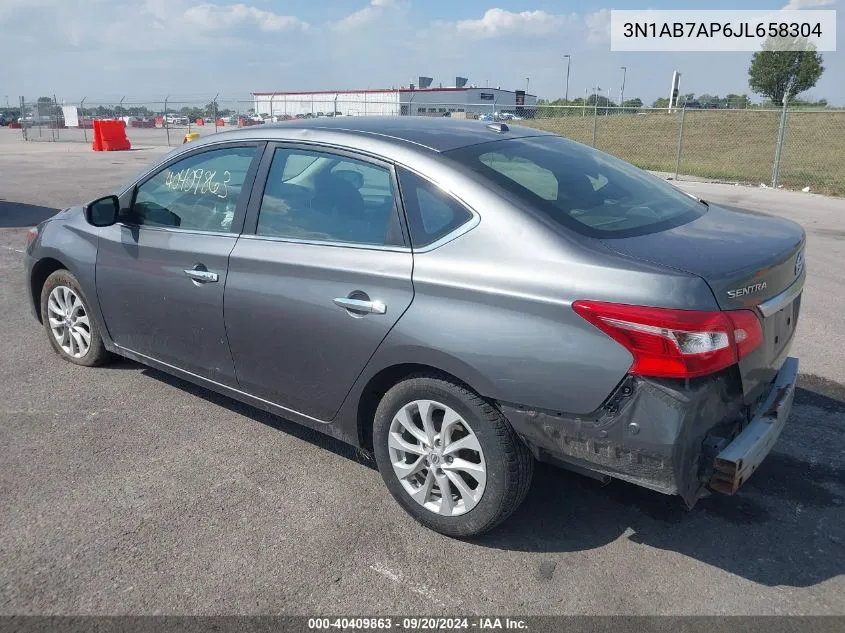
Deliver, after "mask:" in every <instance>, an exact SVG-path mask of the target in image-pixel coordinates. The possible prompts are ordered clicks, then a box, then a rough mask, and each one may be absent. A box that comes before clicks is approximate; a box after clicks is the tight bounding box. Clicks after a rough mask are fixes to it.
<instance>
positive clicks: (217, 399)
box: [108, 359, 376, 469]
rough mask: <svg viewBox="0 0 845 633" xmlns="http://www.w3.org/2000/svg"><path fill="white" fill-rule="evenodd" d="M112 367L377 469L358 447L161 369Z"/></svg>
mask: <svg viewBox="0 0 845 633" xmlns="http://www.w3.org/2000/svg"><path fill="white" fill-rule="evenodd" d="M108 367H109V369H131V370H135V371H137V370H139V369H140V370H141V371H142V373H143V374H144V375H145V376H148V377H150V378H154V379H155V380H158V381H160V382H163V383H166V384H168V385H170V386H172V387H176V388H178V389H181V390H182V391H186V392H188V393H190V394H192V395H194V396H197V397H199V398H202V399H203V400H206V401H208V402H211V403H212V404H215V405H217V406H220V407H223V408H225V409H228V410H229V411H231V412H232V413H237V414H239V415H242V416H244V417H247V418H249V419H251V420H254V421H256V422H260V423H261V424H265V425H267V426H269V427H271V428H274V429H276V430H278V431H282V432H284V433H287V434H288V435H292V436H294V437H296V438H299V439H301V440H304V441H306V442H310V443H312V444H315V445H317V446H319V447H320V448H323V449H325V450H327V451H331V452H332V453H334V454H335V455H339V456H340V457H345V458H346V459H351V460H353V461H357V462H358V463H360V464H363V465H364V466H367V467H368V468H372V469H375V468H376V465H375V462H374V461H373V460H372V457H371V456H370V455H369V454H367V453H365V452H362V451H359V450H358V449H356V448H355V447H354V446H351V445H349V444H347V443H345V442H342V441H340V440H338V439H336V438H334V437H331V436H329V435H325V434H323V433H320V432H319V431H315V430H314V429H310V428H308V427H306V426H302V425H301V424H297V423H295V422H291V421H289V420H286V419H284V418H280V417H279V416H277V415H273V414H272V413H268V412H266V411H264V410H263V409H258V408H256V407H253V406H251V405H248V404H245V403H243V402H240V401H238V400H233V399H232V398H230V397H228V396H224V395H222V394H219V393H217V392H215V391H211V390H209V389H206V388H205V387H200V386H198V385H195V384H194V383H192V382H188V381H187V380H183V379H181V378H178V377H176V376H172V375H171V374H167V373H165V372H163V371H159V370H158V369H153V368H152V367H146V366H144V365H141V364H139V363H136V362H135V361H132V360H128V359H121V360H120V361H118V362H116V363H113V364H110V365H109V366H108Z"/></svg>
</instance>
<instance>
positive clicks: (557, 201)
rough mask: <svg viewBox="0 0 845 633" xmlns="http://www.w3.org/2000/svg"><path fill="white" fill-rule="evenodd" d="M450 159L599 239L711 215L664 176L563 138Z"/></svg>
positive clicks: (467, 150)
mask: <svg viewBox="0 0 845 633" xmlns="http://www.w3.org/2000/svg"><path fill="white" fill-rule="evenodd" d="M447 155H448V156H450V157H451V158H453V159H455V160H457V161H458V162H459V163H461V164H462V165H465V166H467V167H469V168H470V169H472V170H474V171H476V172H478V173H479V174H481V175H482V176H484V177H485V178H487V179H489V180H492V181H494V182H495V183H496V184H498V185H499V186H500V187H502V188H504V189H505V190H507V191H508V192H510V193H511V194H513V195H515V196H516V197H517V198H519V199H520V200H521V201H523V202H525V203H527V204H529V205H530V206H531V207H533V208H535V209H537V210H539V211H542V212H543V213H544V214H545V215H547V216H548V217H549V218H551V219H552V220H553V221H555V222H557V223H559V224H562V225H564V226H566V227H568V228H571V229H574V230H576V231H578V232H579V233H582V234H585V235H592V236H594V237H603V238H607V237H631V236H634V235H643V234H646V233H654V232H657V231H662V230H665V229H668V228H671V227H674V226H678V225H680V224H684V223H686V222H689V221H691V220H693V219H695V218H697V217H699V216H700V215H701V214H703V213H704V212H705V211H706V210H707V207H706V206H705V205H703V204H701V203H700V202H698V201H697V200H696V199H694V198H692V197H691V196H689V195H687V194H685V193H683V192H681V191H679V190H677V189H676V188H675V187H673V186H672V185H670V184H669V183H667V182H664V181H663V180H661V179H660V178H657V177H656V176H652V175H651V174H649V173H647V172H645V171H643V170H641V169H638V168H637V167H634V166H633V165H630V164H628V163H626V162H624V161H622V160H619V159H617V158H613V157H612V156H609V155H608V154H604V153H602V152H599V151H596V150H594V149H592V148H590V147H587V146H586V145H581V144H579V143H575V142H573V141H569V140H567V139H564V138H561V137H559V136H535V137H528V138H520V139H512V140H502V141H496V142H493V143H481V144H478V145H471V146H468V147H462V148H460V149H457V150H453V151H451V152H447Z"/></svg>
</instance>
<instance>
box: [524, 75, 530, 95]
mask: <svg viewBox="0 0 845 633" xmlns="http://www.w3.org/2000/svg"><path fill="white" fill-rule="evenodd" d="M530 85H531V77H526V78H525V94H528V92H529V90H528V87H529V86H530Z"/></svg>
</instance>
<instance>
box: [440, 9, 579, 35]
mask: <svg viewBox="0 0 845 633" xmlns="http://www.w3.org/2000/svg"><path fill="white" fill-rule="evenodd" d="M571 21H574V17H572V16H566V15H556V14H551V13H546V12H545V11H521V12H519V13H514V12H513V11H506V10H505V9H487V11H485V12H484V15H483V16H482V17H481V19H479V20H459V21H458V22H456V23H454V26H455V28H456V29H457V30H458V31H459V32H461V33H463V34H465V35H470V36H474V37H482V38H483V37H497V36H500V35H548V34H549V33H553V32H555V31H557V30H559V29H561V28H562V27H563V26H565V25H566V24H567V23H569V22H571Z"/></svg>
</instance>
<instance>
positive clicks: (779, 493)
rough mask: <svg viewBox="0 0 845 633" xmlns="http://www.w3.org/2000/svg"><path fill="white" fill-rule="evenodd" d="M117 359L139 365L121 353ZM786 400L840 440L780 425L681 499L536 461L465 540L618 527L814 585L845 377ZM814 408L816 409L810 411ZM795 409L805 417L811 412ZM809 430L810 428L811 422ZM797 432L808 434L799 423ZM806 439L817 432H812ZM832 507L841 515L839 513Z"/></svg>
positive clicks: (823, 553)
mask: <svg viewBox="0 0 845 633" xmlns="http://www.w3.org/2000/svg"><path fill="white" fill-rule="evenodd" d="M110 367H112V368H125V369H133V370H137V369H139V368H142V366H141V365H138V364H136V363H134V362H133V361H121V362H119V363H117V364H116V365H111V366H110ZM142 371H143V373H144V374H145V375H146V376H149V377H151V378H154V379H156V380H159V381H162V382H164V383H167V384H169V385H172V386H174V387H177V388H179V389H182V390H184V391H187V392H189V393H191V394H193V395H196V396H198V397H200V398H203V399H205V400H207V401H209V402H212V403H214V404H216V405H219V406H221V407H225V408H226V409H228V410H230V411H232V412H234V413H238V414H240V415H243V416H245V417H248V418H250V419H252V420H255V421H256V422H260V423H261V424H266V425H267V426H270V427H272V428H274V429H277V430H279V431H283V432H285V433H289V434H290V435H293V436H295V437H297V438H299V439H302V440H305V441H307V442H311V443H313V444H315V445H317V446H320V447H321V448H324V449H326V450H329V451H331V452H333V453H335V454H336V455H339V456H341V457H345V458H347V459H351V460H354V461H357V462H359V463H361V464H363V465H365V466H367V467H369V468H375V464H374V462H373V461H372V458H371V456H369V455H368V454H366V453H362V452H361V451H359V450H357V449H355V448H354V447H351V446H349V445H347V444H345V443H343V442H341V441H339V440H337V439H335V438H332V437H329V436H327V435H324V434H322V433H319V432H317V431H314V430H311V429H308V428H306V427H303V426H300V425H298V424H295V423H293V422H289V421H287V420H284V419H282V418H279V417H277V416H275V415H273V414H270V413H266V412H264V411H262V410H260V409H256V408H254V407H252V406H250V405H246V404H243V403H240V402H238V401H235V400H232V399H230V398H228V397H226V396H223V395H220V394H217V393H215V392H212V391H209V390H207V389H205V388H203V387H198V386H196V385H194V384H192V383H189V382H186V381H184V380H182V379H180V378H176V377H174V376H171V375H169V374H166V373H164V372H161V371H158V370H156V369H151V368H148V367H143V368H142ZM799 381H800V382H799V384H801V385H802V386H800V387H799V388H798V389H797V390H796V395H795V404H794V408H793V411H799V410H801V409H802V408H808V409H809V408H812V409H810V410H811V411H814V412H816V413H818V412H821V413H822V414H823V415H821V416H820V417H824V416H828V419H827V421H826V422H825V424H828V425H830V426H831V427H836V428H835V430H834V433H835V435H834V436H835V437H837V438H838V440H837V441H834V442H830V443H828V444H827V445H823V446H815V447H814V451H815V452H814V453H813V457H812V459H804V458H799V457H795V456H794V455H793V454H790V453H795V452H798V453H800V451H792V450H791V449H792V446H791V445H790V444H791V443H794V442H795V439H794V437H793V438H790V437H786V435H787V434H786V433H784V436H782V437H781V438H780V440H779V444H778V445H776V450H775V451H774V452H772V453H771V454H770V455H769V456H768V457H767V458H766V460H765V461H764V462H763V465H762V466H761V467H760V468H759V470H758V471H757V472H756V473H755V474H754V476H753V477H752V478H751V479H749V481H748V483H747V484H746V485H745V486H744V487H743V488H742V490H741V491H740V492H739V494H737V495H735V496H731V497H729V496H724V495H713V496H711V497H708V498H705V499H702V500H700V501H699V502H698V504H697V505H696V506H695V507H694V508H693V509H692V510H688V509H687V508H686V506H685V505H684V504H683V502H682V501H681V499H680V498H679V497H670V496H666V495H662V494H660V493H657V492H653V491H651V490H647V489H645V488H641V487H639V486H635V485H632V484H627V483H625V482H622V481H618V480H612V481H611V482H610V483H609V484H607V485H603V484H601V483H600V482H598V481H595V480H593V479H590V478H587V477H583V476H581V475H577V474H574V473H571V472H569V471H566V470H561V469H558V468H555V467H553V466H550V465H547V464H539V463H538V464H537V468H536V471H535V476H534V482H533V484H532V486H531V490H530V491H529V493H528V497H527V499H526V501H525V503H524V504H523V505H522V506H521V507H520V508H519V509H518V510H517V511H516V512H515V513H514V515H513V516H512V517H510V518H509V519H508V520H507V521H505V522H504V523H503V524H502V525H500V526H499V527H498V528H496V529H494V530H493V531H492V532H490V533H488V534H485V535H483V536H481V537H479V538H476V539H472V542H473V543H474V544H475V545H479V546H482V547H489V548H496V549H503V550H511V551H525V552H544V553H550V554H551V553H556V552H576V551H584V550H591V549H595V548H599V547H603V546H605V545H607V544H609V543H611V542H613V541H615V540H617V539H619V538H620V537H624V538H628V539H630V540H632V541H634V542H636V543H640V544H643V545H647V546H650V547H654V548H658V549H662V550H668V551H674V552H677V553H679V554H683V555H685V556H689V557H690V558H693V559H696V560H699V561H702V562H705V563H707V564H709V565H712V566H714V567H718V568H720V569H724V570H725V571H728V572H730V573H732V574H735V575H738V576H741V577H743V578H746V579H748V580H752V581H754V582H757V583H761V584H764V585H768V586H775V585H786V586H810V585H814V584H817V583H820V582H823V581H825V580H828V579H830V578H834V577H836V576H839V575H841V574H843V573H845V524H843V522H842V520H841V516H842V514H843V510H845V499H843V497H842V496H841V490H842V486H843V485H845V466H844V465H843V459H844V456H845V436H843V434H842V431H841V428H842V421H843V420H845V386H843V385H839V384H837V383H832V382H829V381H826V380H823V379H820V378H817V377H814V376H807V375H804V374H802V375H801V376H800V378H799ZM810 415H811V417H812V415H815V414H810ZM806 417H807V415H806V414H802V416H801V419H802V420H803V419H804V418H806ZM810 431H812V429H810ZM801 435H802V436H803V433H801ZM810 441H812V440H810ZM837 517H838V518H837Z"/></svg>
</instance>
